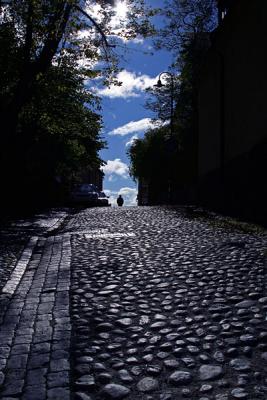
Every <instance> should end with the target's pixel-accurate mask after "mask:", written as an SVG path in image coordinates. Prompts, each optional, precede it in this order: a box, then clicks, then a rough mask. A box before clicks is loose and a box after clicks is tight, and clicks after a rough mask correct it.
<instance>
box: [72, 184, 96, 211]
mask: <svg viewBox="0 0 267 400" xmlns="http://www.w3.org/2000/svg"><path fill="white" fill-rule="evenodd" d="M70 201H71V203H74V204H82V205H88V206H89V205H90V206H95V205H97V203H98V191H97V187H96V186H95V185H93V184H92V183H81V184H77V185H75V186H74V188H73V190H72V191H71V193H70Z"/></svg>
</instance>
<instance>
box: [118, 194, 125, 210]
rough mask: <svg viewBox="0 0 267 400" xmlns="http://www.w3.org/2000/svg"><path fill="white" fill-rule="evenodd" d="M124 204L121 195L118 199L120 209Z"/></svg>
mask: <svg viewBox="0 0 267 400" xmlns="http://www.w3.org/2000/svg"><path fill="white" fill-rule="evenodd" d="M123 203H124V200H123V198H122V195H121V194H119V197H118V198H117V204H118V206H119V207H121V206H122V205H123Z"/></svg>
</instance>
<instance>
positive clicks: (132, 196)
mask: <svg viewBox="0 0 267 400" xmlns="http://www.w3.org/2000/svg"><path fill="white" fill-rule="evenodd" d="M105 193H106V195H107V196H109V202H110V203H111V204H112V205H115V206H116V205H117V197H118V195H119V194H121V195H122V197H123V199H124V205H125V206H136V196H137V189H136V188H130V187H122V188H121V189H120V190H119V191H118V192H116V191H115V190H109V189H105Z"/></svg>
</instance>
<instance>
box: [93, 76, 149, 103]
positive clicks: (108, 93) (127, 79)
mask: <svg viewBox="0 0 267 400" xmlns="http://www.w3.org/2000/svg"><path fill="white" fill-rule="evenodd" d="M116 79H117V80H118V81H119V82H122V84H121V86H117V85H111V86H110V87H106V88H104V89H98V88H95V90H96V92H97V93H98V94H99V95H100V96H105V97H110V98H112V99H113V98H118V97H122V98H124V99H126V98H129V97H139V96H140V95H141V92H143V91H144V90H145V89H146V88H148V87H150V86H153V85H154V84H155V83H156V77H155V78H151V77H150V76H148V75H137V74H136V73H134V72H129V71H127V70H124V71H121V72H119V73H118V75H117V77H116Z"/></svg>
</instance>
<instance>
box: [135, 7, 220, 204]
mask: <svg viewBox="0 0 267 400" xmlns="http://www.w3.org/2000/svg"><path fill="white" fill-rule="evenodd" d="M161 14H162V15H163V16H164V17H165V25H164V26H163V27H162V28H161V29H160V31H159V32H158V38H157V40H156V41H155V46H156V48H165V49H168V50H170V51H172V52H173V54H174V57H175V62H174V63H173V65H172V66H171V71H172V73H173V75H176V79H175V81H174V82H175V85H174V101H175V110H174V121H173V127H174V129H173V130H174V132H173V138H174V140H173V142H172V143H171V146H172V147H173V152H172V157H171V160H170V152H169V147H170V142H168V140H167V138H168V136H169V133H170V129H168V126H165V127H164V129H163V130H162V135H163V136H164V135H165V139H162V140H161V142H154V143H153V144H152V142H151V141H149V140H148V137H147V135H145V137H144V139H143V140H140V141H139V142H135V143H134V145H133V147H132V149H130V151H129V156H130V160H131V165H132V166H131V170H132V174H133V175H134V176H135V177H136V178H138V179H140V178H145V179H146V181H148V182H149V186H150V191H155V185H156V183H155V179H154V175H153V174H154V171H157V175H158V176H163V177H165V181H166V180H167V179H169V180H171V188H172V191H173V194H172V198H173V200H174V198H175V197H176V201H180V200H181V196H180V197H179V198H178V197H177V196H178V193H181V192H182V191H183V190H184V188H185V186H188V187H189V186H192V185H194V184H195V182H196V177H197V146H198V140H197V133H198V106H197V99H198V92H197V79H198V74H199V71H200V68H201V65H202V62H203V58H204V57H205V54H206V51H207V48H208V47H209V45H210V36H209V32H210V31H211V30H213V29H214V27H215V26H216V23H217V20H216V15H217V14H216V8H215V1H214V0H203V1H202V0H201V1H200V0H168V1H165V8H163V9H162V10H161ZM150 93H151V95H152V97H151V98H150V99H149V100H148V102H147V104H146V106H147V107H148V108H149V109H151V110H152V111H154V112H155V114H156V116H155V119H161V120H162V121H165V122H166V123H167V122H168V121H169V117H170V107H169V105H170V101H169V99H170V81H169V80H168V79H167V78H166V82H165V86H164V87H163V88H160V89H158V88H156V87H154V88H152V89H150ZM158 134H159V132H158V130H157V129H155V132H154V135H156V136H157V135H158ZM149 135H153V132H150V133H149ZM168 143H169V145H168ZM150 151H153V153H154V154H162V152H163V153H165V156H160V157H159V158H158V160H157V161H155V162H154V163H153V161H151V160H150V163H151V164H150V169H148V168H147V165H146V162H145V161H144V160H145V157H144V154H146V155H147V154H149V152H150ZM166 159H167V160H169V161H167V162H166ZM155 160H156V156H155ZM164 160H165V161H164ZM164 162H165V164H164ZM166 166H167V170H166ZM145 174H146V175H145ZM175 192H176V193H175ZM158 196H159V197H160V195H158ZM159 197H158V198H159Z"/></svg>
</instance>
